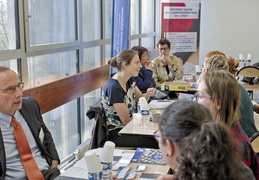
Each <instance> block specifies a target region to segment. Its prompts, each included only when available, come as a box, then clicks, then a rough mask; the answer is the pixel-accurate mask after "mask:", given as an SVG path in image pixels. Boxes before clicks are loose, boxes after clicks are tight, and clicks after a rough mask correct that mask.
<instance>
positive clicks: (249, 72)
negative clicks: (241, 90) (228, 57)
mask: <svg viewBox="0 0 259 180" xmlns="http://www.w3.org/2000/svg"><path fill="white" fill-rule="evenodd" d="M238 75H241V76H245V77H251V78H253V77H257V76H259V68H257V67H255V66H245V67H242V68H241V69H239V71H238V72H237V76H238Z"/></svg>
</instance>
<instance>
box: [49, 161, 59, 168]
mask: <svg viewBox="0 0 259 180" xmlns="http://www.w3.org/2000/svg"><path fill="white" fill-rule="evenodd" d="M52 168H58V161H57V160H52V164H51V166H50V169H52Z"/></svg>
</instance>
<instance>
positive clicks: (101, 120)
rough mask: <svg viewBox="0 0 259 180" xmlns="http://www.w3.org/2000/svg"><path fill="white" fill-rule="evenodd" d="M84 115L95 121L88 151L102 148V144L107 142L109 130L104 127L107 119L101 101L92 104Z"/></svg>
mask: <svg viewBox="0 0 259 180" xmlns="http://www.w3.org/2000/svg"><path fill="white" fill-rule="evenodd" d="M86 115H87V116H88V118H89V119H93V118H94V119H95V125H94V127H93V131H92V137H91V141H90V146H89V149H96V148H98V147H103V145H104V143H105V142H106V141H108V133H109V130H108V127H107V125H106V121H107V119H106V115H105V112H104V109H103V106H102V103H101V100H98V101H97V102H96V103H94V104H93V105H92V106H91V107H90V109H89V110H88V111H87V113H86Z"/></svg>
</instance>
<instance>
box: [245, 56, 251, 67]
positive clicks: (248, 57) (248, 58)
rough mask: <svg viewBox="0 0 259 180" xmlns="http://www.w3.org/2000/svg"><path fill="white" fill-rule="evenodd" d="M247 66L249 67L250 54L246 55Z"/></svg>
mask: <svg viewBox="0 0 259 180" xmlns="http://www.w3.org/2000/svg"><path fill="white" fill-rule="evenodd" d="M246 65H247V66H251V54H248V55H247V63H246Z"/></svg>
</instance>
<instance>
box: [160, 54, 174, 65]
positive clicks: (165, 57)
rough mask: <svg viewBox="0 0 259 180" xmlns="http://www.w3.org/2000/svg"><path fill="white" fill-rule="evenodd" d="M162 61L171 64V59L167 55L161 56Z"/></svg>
mask: <svg viewBox="0 0 259 180" xmlns="http://www.w3.org/2000/svg"><path fill="white" fill-rule="evenodd" d="M162 61H163V63H164V65H168V66H172V65H173V62H172V61H171V59H170V58H169V56H165V55H163V56H162Z"/></svg>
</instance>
